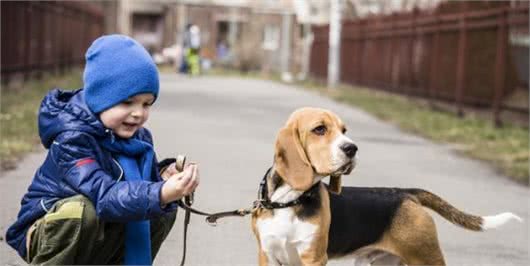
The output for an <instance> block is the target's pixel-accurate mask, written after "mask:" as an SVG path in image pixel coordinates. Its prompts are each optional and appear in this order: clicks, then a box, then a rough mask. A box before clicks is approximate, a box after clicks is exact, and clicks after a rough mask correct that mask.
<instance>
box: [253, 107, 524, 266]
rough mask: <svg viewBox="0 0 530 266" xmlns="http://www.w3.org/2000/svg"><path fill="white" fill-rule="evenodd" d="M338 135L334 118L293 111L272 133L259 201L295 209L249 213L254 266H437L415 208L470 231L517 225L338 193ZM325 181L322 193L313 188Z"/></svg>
mask: <svg viewBox="0 0 530 266" xmlns="http://www.w3.org/2000/svg"><path fill="white" fill-rule="evenodd" d="M345 132H346V127H345V125H344V123H343V122H342V121H341V119H340V118H339V117H338V116H336V115H335V114H333V113H332V112H330V111H327V110H323V109H317V108H302V109H299V110H297V111H295V112H294V113H293V114H292V115H291V116H290V118H289V119H288V121H287V123H286V125H285V126H284V127H283V128H282V129H281V130H280V131H279V133H278V136H277V140H276V150H275V154H274V165H273V166H272V168H271V170H270V171H269V173H268V174H267V175H266V177H265V179H264V180H265V181H266V184H265V185H264V186H265V188H266V190H265V191H266V193H264V194H266V195H264V196H265V197H268V199H267V200H269V202H273V203H277V204H282V203H287V202H292V201H293V200H296V199H298V201H299V202H300V204H298V205H295V206H291V207H286V208H278V209H270V208H264V207H261V208H259V209H258V210H257V211H255V212H254V213H253V215H252V229H253V231H254V234H255V235H256V238H257V241H258V247H259V264H260V265H324V264H326V262H327V260H328V258H335V257H341V256H345V255H352V257H353V258H354V260H355V261H356V264H357V263H362V265H370V264H372V263H379V264H389V263H393V264H408V265H443V264H445V262H444V258H443V255H442V251H441V249H440V246H439V243H438V239H437V233H436V227H435V224H434V222H433V219H432V217H431V216H430V215H429V214H428V213H427V211H426V210H424V209H423V207H427V208H430V209H432V210H434V211H436V212H437V213H439V214H440V215H441V216H443V217H444V218H446V219H447V220H449V221H450V222H452V223H454V224H457V225H460V226H462V227H464V228H467V229H470V230H474V231H482V230H486V229H489V228H494V227H497V226H500V225H502V224H504V223H505V222H507V221H509V220H511V219H516V220H521V218H519V217H518V216H516V215H514V214H512V213H502V214H499V215H495V216H483V217H481V216H474V215H470V214H466V213H464V212H462V211H460V210H458V209H456V208H455V207H453V206H451V205H450V204H449V203H447V202H446V201H444V200H443V199H441V198H440V197H438V196H436V195H434V194H432V193H430V192H428V191H425V190H422V189H401V188H358V187H341V179H340V178H341V175H342V174H349V173H350V172H351V170H352V169H353V167H354V166H355V154H356V152H357V147H356V146H355V144H354V143H353V142H352V140H351V139H349V138H348V137H346V135H345V134H344V133H345ZM327 176H331V177H330V184H329V186H328V185H325V184H324V183H322V182H321V180H322V179H323V178H324V177H327Z"/></svg>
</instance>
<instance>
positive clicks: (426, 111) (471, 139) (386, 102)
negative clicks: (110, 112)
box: [214, 70, 530, 185]
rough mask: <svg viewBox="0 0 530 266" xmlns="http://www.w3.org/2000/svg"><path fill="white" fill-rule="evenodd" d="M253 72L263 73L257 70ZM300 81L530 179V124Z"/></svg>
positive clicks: (374, 92) (522, 179) (359, 89)
mask: <svg viewBox="0 0 530 266" xmlns="http://www.w3.org/2000/svg"><path fill="white" fill-rule="evenodd" d="M214 73H215V74H221V75H223V74H227V75H229V76H232V75H234V73H233V71H228V72H224V71H222V70H216V72H214ZM251 76H253V77H254V76H258V77H259V75H256V74H255V73H254V74H253V75H251ZM272 79H274V80H278V81H279V79H278V78H277V77H273V78H272ZM294 85H296V86H298V87H302V88H304V89H308V90H312V91H317V92H318V93H320V94H322V95H324V96H327V97H330V98H332V99H334V100H336V101H338V102H343V103H346V104H349V105H352V106H356V107H359V108H361V109H363V110H365V111H367V112H368V113H371V114H373V115H375V116H376V117H378V118H380V119H382V120H384V121H388V122H390V123H393V124H395V125H397V126H399V127H400V128H402V129H403V130H405V131H408V132H411V133H414V134H417V135H421V136H423V137H426V138H429V139H432V140H434V141H436V142H440V143H448V144H451V145H452V147H454V149H456V150H457V151H458V152H460V153H463V154H466V155H468V156H469V157H472V158H476V159H480V160H483V161H485V162H488V163H489V164H491V165H493V166H494V167H495V168H496V169H498V170H499V171H500V172H501V173H502V174H504V175H506V176H508V177H510V178H512V179H514V180H516V181H517V182H520V183H522V184H526V185H528V184H529V157H530V150H529V131H528V128H525V127H521V126H516V125H510V124H505V125H504V126H503V127H501V128H496V127H495V126H494V125H493V123H492V120H491V119H489V120H488V119H485V118H482V117H478V116H475V115H473V113H466V116H465V117H464V118H459V117H457V116H456V115H455V114H454V113H451V112H445V111H440V110H433V109H432V108H430V107H429V106H428V105H426V104H424V102H423V101H419V100H415V99H410V98H406V97H403V96H400V95H396V94H390V93H387V92H382V91H377V90H372V89H368V88H362V87H354V86H349V85H341V86H339V87H338V89H336V90H328V89H327V88H326V87H325V86H324V85H322V84H319V83H317V82H314V81H305V82H296V83H294Z"/></svg>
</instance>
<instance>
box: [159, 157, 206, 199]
mask: <svg viewBox="0 0 530 266" xmlns="http://www.w3.org/2000/svg"><path fill="white" fill-rule="evenodd" d="M169 169H174V167H171V166H170V167H169V168H168V170H169ZM168 170H166V172H167V171H168ZM175 171H176V170H175ZM198 185H199V168H198V166H197V165H196V164H189V165H187V166H186V167H185V168H184V171H183V172H181V173H178V172H177V173H175V174H173V175H171V176H170V177H169V178H168V179H167V180H166V182H165V183H164V185H163V186H162V191H161V193H160V201H161V204H162V205H165V204H167V203H170V202H173V201H176V200H178V199H180V198H182V197H184V196H187V195H189V194H191V193H192V192H193V191H195V189H196V188H197V186H198Z"/></svg>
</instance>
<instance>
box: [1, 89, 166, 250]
mask: <svg viewBox="0 0 530 266" xmlns="http://www.w3.org/2000/svg"><path fill="white" fill-rule="evenodd" d="M39 135H40V138H41V141H42V144H43V145H44V147H46V148H47V149H49V151H48V155H47V156H46V159H45V161H44V163H43V164H42V166H41V167H40V168H39V169H38V170H37V171H36V173H35V176H34V177H33V181H32V183H31V185H30V186H29V188H28V191H27V192H26V194H25V195H24V197H23V198H22V202H21V205H22V206H21V209H20V212H19V213H18V217H17V220H16V221H15V223H14V224H13V225H11V227H9V229H8V230H7V234H6V240H7V243H8V244H9V245H11V246H12V247H13V248H15V249H16V250H17V251H18V253H19V254H20V256H22V258H25V257H26V252H27V251H26V232H27V230H28V228H29V227H30V226H31V225H32V224H33V223H34V222H35V221H36V220H37V219H39V218H40V217H42V216H44V214H46V212H47V211H48V210H49V209H50V208H51V207H52V205H53V204H54V203H55V202H56V201H57V200H60V199H63V198H67V197H71V196H74V195H78V194H82V195H85V196H86V197H88V198H89V199H90V200H91V201H92V203H93V204H94V207H95V209H96V212H97V215H98V217H99V218H100V219H101V220H103V221H108V222H128V221H133V220H145V219H150V218H154V217H157V216H160V215H161V214H163V213H166V212H170V211H175V210H176V204H174V203H172V204H169V205H167V206H166V207H165V208H164V209H161V206H160V191H161V188H162V185H163V183H164V182H163V181H162V179H161V177H160V175H159V174H158V169H157V167H156V164H157V161H156V158H155V159H154V162H153V170H152V175H151V176H152V182H151V181H140V182H120V180H121V181H123V170H122V169H121V166H120V165H119V164H118V162H117V161H116V160H114V159H113V155H112V154H111V153H110V152H109V151H107V150H105V149H103V148H102V146H100V144H99V143H100V141H101V140H103V139H105V138H112V137H114V136H113V133H112V131H111V130H108V129H106V128H105V127H104V125H103V124H102V123H101V121H100V120H99V119H98V118H97V116H96V115H94V114H93V113H92V112H91V111H90V110H89V109H88V107H87V105H86V104H85V101H84V93H83V90H82V89H80V90H77V91H61V90H58V89H55V90H52V91H50V92H49V93H48V95H46V97H45V98H44V100H43V101H42V103H41V107H40V111H39ZM133 137H136V138H139V139H141V140H144V141H147V142H149V143H151V144H152V143H153V142H152V138H151V133H149V131H148V130H147V129H145V128H141V129H140V130H138V131H137V132H136V133H135V136H133Z"/></svg>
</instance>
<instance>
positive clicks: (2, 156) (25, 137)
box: [0, 70, 82, 170]
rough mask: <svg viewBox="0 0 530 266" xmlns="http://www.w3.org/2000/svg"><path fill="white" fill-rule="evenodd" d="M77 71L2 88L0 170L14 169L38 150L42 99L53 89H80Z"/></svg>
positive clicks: (79, 74) (80, 81) (0, 101)
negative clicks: (22, 158)
mask: <svg viewBox="0 0 530 266" xmlns="http://www.w3.org/2000/svg"><path fill="white" fill-rule="evenodd" d="M81 84H82V78H81V71H80V70H73V71H71V72H68V73H66V74H64V75H61V76H52V75H44V76H43V77H42V79H40V80H31V81H27V82H24V83H22V84H20V85H19V86H17V88H14V87H13V86H2V90H1V94H0V140H1V141H0V169H2V170H7V169H12V168H14V167H16V164H15V162H16V161H17V160H18V159H20V158H21V157H22V155H24V154H25V153H27V152H30V151H33V150H35V149H37V148H38V147H40V146H41V145H40V139H39V133H38V126H37V114H38V110H39V106H40V102H41V100H42V98H43V97H44V95H45V94H46V93H47V92H48V91H49V90H50V89H53V88H64V89H75V88H79V87H81Z"/></svg>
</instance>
